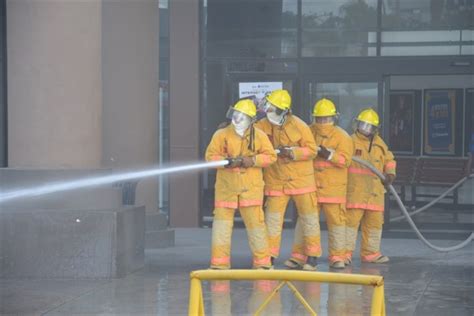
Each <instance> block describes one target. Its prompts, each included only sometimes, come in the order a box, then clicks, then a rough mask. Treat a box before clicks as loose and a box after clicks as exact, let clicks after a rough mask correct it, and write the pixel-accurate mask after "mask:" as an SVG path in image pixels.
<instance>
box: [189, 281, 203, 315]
mask: <svg viewBox="0 0 474 316" xmlns="http://www.w3.org/2000/svg"><path fill="white" fill-rule="evenodd" d="M188 313H189V315H193V316H194V315H204V303H203V296H202V286H201V280H199V279H198V278H196V277H194V276H193V275H192V274H191V286H190V290H189V311H188Z"/></svg>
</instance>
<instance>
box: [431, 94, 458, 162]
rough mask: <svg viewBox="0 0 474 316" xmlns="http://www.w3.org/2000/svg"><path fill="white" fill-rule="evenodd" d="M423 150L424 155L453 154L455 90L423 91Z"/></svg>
mask: <svg viewBox="0 0 474 316" xmlns="http://www.w3.org/2000/svg"><path fill="white" fill-rule="evenodd" d="M424 104H425V109H424V110H425V111H424V123H425V124H424V125H425V128H424V129H425V137H424V144H425V145H424V149H425V153H426V154H441V155H454V154H455V129H454V127H455V126H454V119H455V113H456V91H455V90H425V102H424Z"/></svg>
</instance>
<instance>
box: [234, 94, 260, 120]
mask: <svg viewBox="0 0 474 316" xmlns="http://www.w3.org/2000/svg"><path fill="white" fill-rule="evenodd" d="M234 110H235V111H239V112H242V113H244V114H247V115H248V116H250V117H251V118H254V117H255V116H256V115H257V108H256V107H255V103H254V102H253V101H252V100H250V99H244V100H240V101H238V102H237V103H236V104H235V105H234Z"/></svg>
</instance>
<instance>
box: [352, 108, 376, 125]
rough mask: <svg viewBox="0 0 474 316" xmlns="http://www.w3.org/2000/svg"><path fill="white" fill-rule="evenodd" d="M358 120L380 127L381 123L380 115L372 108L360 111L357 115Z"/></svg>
mask: <svg viewBox="0 0 474 316" xmlns="http://www.w3.org/2000/svg"><path fill="white" fill-rule="evenodd" d="M357 120H358V121H361V122H366V123H369V124H371V125H373V126H375V127H379V124H380V120H379V115H378V114H377V112H375V111H374V110H372V109H370V108H369V109H365V110H362V112H360V113H359V115H358V116H357Z"/></svg>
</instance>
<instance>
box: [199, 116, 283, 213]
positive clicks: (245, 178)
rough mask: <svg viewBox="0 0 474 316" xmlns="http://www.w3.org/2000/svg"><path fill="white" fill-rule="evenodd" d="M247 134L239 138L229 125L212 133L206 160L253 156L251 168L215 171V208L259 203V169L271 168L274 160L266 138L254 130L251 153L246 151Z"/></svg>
mask: <svg viewBox="0 0 474 316" xmlns="http://www.w3.org/2000/svg"><path fill="white" fill-rule="evenodd" d="M250 131H251V129H248V130H247V131H246V132H245V134H244V136H243V137H240V136H239V135H238V134H237V133H236V132H235V130H234V127H233V125H229V126H227V127H226V128H222V129H219V130H218V131H216V132H215V133H214V135H213V137H212V139H211V142H210V144H209V146H208V147H207V150H206V160H207V161H218V160H224V159H226V158H235V157H254V161H255V165H254V166H253V167H251V168H232V169H229V168H224V167H219V168H218V170H217V176H216V184H215V207H226V208H238V207H245V206H253V205H262V204H263V188H264V183H263V175H262V168H264V167H267V166H269V165H271V164H272V163H274V162H275V161H276V159H277V158H276V154H275V150H274V149H273V146H272V144H271V143H270V141H269V139H268V137H267V135H265V133H264V132H262V131H261V130H259V129H257V128H254V137H255V138H254V148H253V149H254V150H253V151H252V150H251V149H249V143H250V139H251V133H250ZM250 147H252V146H250Z"/></svg>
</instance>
